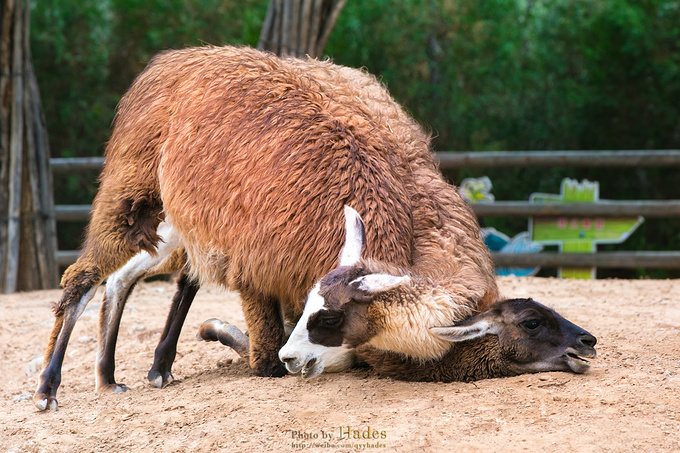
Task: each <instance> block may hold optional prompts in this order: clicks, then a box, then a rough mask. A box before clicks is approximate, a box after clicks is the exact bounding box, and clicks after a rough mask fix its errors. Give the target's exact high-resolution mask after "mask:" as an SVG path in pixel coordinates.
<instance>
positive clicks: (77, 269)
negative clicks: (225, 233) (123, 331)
mask: <svg viewBox="0 0 680 453" xmlns="http://www.w3.org/2000/svg"><path fill="white" fill-rule="evenodd" d="M97 198H99V199H103V200H107V198H106V194H105V193H104V194H103V191H102V189H101V188H100V192H99V193H98V195H97ZM97 198H96V199H95V203H94V208H93V212H92V219H91V221H90V224H89V226H88V231H87V237H86V240H85V243H84V245H83V250H82V252H81V254H80V256H79V257H78V261H76V262H75V263H74V264H73V265H71V266H70V267H69V268H68V269H66V272H64V276H63V277H62V280H61V284H62V287H63V288H64V291H63V293H62V297H61V300H60V301H59V303H58V304H57V305H56V306H55V309H54V312H55V317H56V319H55V322H54V327H53V328H52V332H51V334H50V340H49V342H48V344H47V350H46V351H45V358H44V360H43V370H42V372H41V373H40V378H39V381H38V386H37V388H36V391H35V393H34V395H33V401H34V402H35V405H36V406H37V407H38V409H40V410H46V409H51V410H57V409H58V407H59V406H58V403H57V398H56V395H57V389H58V388H59V385H60V384H61V368H62V364H63V362H64V356H65V354H66V348H67V346H68V342H69V339H70V337H71V334H72V332H73V328H74V327H75V324H76V321H77V320H78V317H79V316H80V315H81V314H82V312H83V310H84V309H85V307H86V306H87V304H88V302H89V301H90V300H91V299H92V297H93V296H94V294H95V292H96V290H97V287H98V286H99V285H100V284H101V282H102V281H103V280H104V279H105V278H106V277H107V276H108V275H110V274H111V273H113V272H114V271H116V270H117V269H119V268H120V267H121V266H123V265H124V264H125V263H126V262H127V261H128V260H129V259H130V258H132V256H134V255H135V254H136V253H137V252H139V251H140V248H139V247H138V246H137V245H136V244H133V243H131V242H130V240H129V237H131V236H130V233H131V232H132V233H134V232H135V231H137V230H139V225H140V224H142V225H145V226H148V224H149V222H156V225H157V224H158V221H157V220H155V218H153V219H151V220H145V221H144V222H140V221H139V220H140V219H143V216H144V215H149V214H144V213H142V212H137V211H132V212H131V213H130V217H129V220H128V221H127V222H126V223H123V222H121V221H120V219H121V216H123V217H125V209H122V210H121V207H120V205H118V204H116V203H107V202H106V201H103V202H100V203H98V202H97ZM112 199H115V198H112ZM153 233H154V235H155V228H154V231H153ZM137 236H145V237H147V238H148V239H149V241H147V245H148V244H150V243H151V242H150V241H153V240H155V237H153V236H149V235H148V234H147V232H146V231H143V232H141V233H139V232H138V233H137V234H136V236H133V237H137ZM151 251H152V252H153V250H151Z"/></svg>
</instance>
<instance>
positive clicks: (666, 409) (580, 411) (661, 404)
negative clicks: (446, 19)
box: [0, 278, 680, 453]
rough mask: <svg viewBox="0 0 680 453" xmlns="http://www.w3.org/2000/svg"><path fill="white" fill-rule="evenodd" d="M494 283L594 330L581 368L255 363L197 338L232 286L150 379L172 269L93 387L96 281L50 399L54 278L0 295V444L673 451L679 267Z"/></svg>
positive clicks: (135, 302)
mask: <svg viewBox="0 0 680 453" xmlns="http://www.w3.org/2000/svg"><path fill="white" fill-rule="evenodd" d="M500 284H501V288H502V290H503V292H504V293H505V294H506V295H508V296H513V297H514V296H517V297H520V296H532V297H534V298H535V299H537V300H539V301H542V302H544V303H546V304H547V305H550V306H552V307H553V308H556V309H557V310H558V311H559V312H561V313H562V315H564V316H565V317H567V318H568V319H570V320H571V321H573V322H575V323H576V324H578V325H580V326H582V327H584V328H586V329H587V330H589V331H590V332H591V333H592V334H594V335H595V336H597V337H598V345H597V349H598V354H599V357H598V359H596V360H594V361H593V363H592V365H593V366H592V368H591V370H590V371H589V372H588V373H587V374H585V375H574V374H569V373H561V372H558V373H541V374H534V375H523V376H518V377H514V378H505V379H491V380H485V381H478V382H475V383H452V384H436V383H406V382H398V381H393V380H390V379H384V378H380V377H379V376H376V375H375V374H374V373H373V372H371V371H370V370H365V369H364V370H352V371H350V372H346V373H341V374H326V375H322V376H320V377H319V378H316V379H312V380H309V381H305V380H303V379H302V378H300V377H299V376H286V377H284V378H278V379H275V378H258V377H253V376H252V375H251V374H250V372H249V369H248V367H247V365H246V364H245V363H244V362H243V361H242V360H239V359H238V356H237V355H236V354H235V353H234V352H233V351H231V350H229V349H227V348H225V347H224V346H221V345H220V344H217V343H198V342H197V341H196V340H195V334H196V331H197V328H198V326H199V325H200V324H201V323H202V322H203V321H204V320H206V319H207V318H211V317H219V318H221V319H223V320H225V321H229V322H231V323H233V324H235V325H237V326H239V327H241V328H245V325H244V319H243V314H242V313H241V310H240V307H239V299H238V296H236V295H234V294H232V293H225V292H223V291H221V290H218V289H201V291H200V292H199V294H198V297H197V299H196V301H195V302H194V306H193V307H192V309H191V311H190V313H189V316H188V318H187V322H186V324H185V327H184V331H183V332H182V336H181V338H180V344H179V352H178V357H177V360H176V362H175V365H174V367H173V374H174V376H175V378H176V379H177V380H176V381H175V382H174V383H173V384H172V385H170V386H168V387H166V388H165V389H162V390H159V389H156V388H152V387H151V386H150V385H149V384H148V383H147V380H146V374H147V371H148V369H149V368H150V366H151V363H152V360H153V351H154V348H155V346H156V342H157V341H158V338H159V336H160V333H161V328H162V327H163V323H164V319H165V315H166V312H167V309H168V307H169V303H170V299H171V296H172V294H173V292H174V285H173V284H172V283H166V282H153V283H143V284H141V285H140V287H139V288H137V289H136V290H135V292H134V294H133V295H132V297H131V299H130V302H129V304H128V307H126V312H125V314H124V316H123V322H122V325H121V331H120V336H119V339H118V351H117V352H118V354H117V367H118V368H117V370H116V378H117V380H118V382H122V383H125V384H127V385H128V386H129V387H130V388H131V390H130V391H128V392H126V393H120V394H97V393H95V392H94V377H93V362H94V356H95V348H96V328H97V315H98V308H99V305H100V300H101V295H98V296H96V298H95V300H93V301H92V302H91V303H90V306H89V307H88V308H87V310H86V311H85V312H84V313H83V315H82V317H81V319H80V320H79V322H78V325H77V327H76V330H75V332H74V334H73V337H72V339H71V344H70V346H69V349H68V351H67V356H66V359H65V361H64V368H63V373H62V385H61V388H60V390H59V394H58V399H59V404H60V409H59V411H57V412H51V411H47V412H39V411H38V410H37V409H36V408H35V406H34V405H33V401H32V399H31V395H32V393H33V391H34V389H35V387H36V384H37V378H38V373H39V370H38V368H39V367H40V364H39V362H40V361H41V357H42V353H43V350H44V347H45V345H46V343H47V338H48V335H49V332H50V329H51V327H52V323H53V318H52V314H51V311H50V308H49V304H50V302H52V301H55V300H57V299H58V298H59V295H60V291H40V292H32V293H20V294H13V295H3V296H0V371H1V372H2V379H1V380H0V451H2V452H100V451H102V452H118V451H128V452H132V451H156V452H184V451H186V452H207V451H213V452H214V451H233V452H256V451H321V452H323V451H337V452H342V451H357V450H367V451H418V450H422V451H432V452H439V451H441V452H447V453H449V452H452V451H455V452H466V451H480V452H489V451H503V452H513V451H531V452H533V451H542V452H563V451H579V452H581V451H592V452H598V451H601V452H609V451H611V452H627V451H649V452H657V451H680V281H677V280H665V281H664V280H662V281H659V280H636V281H626V280H593V281H567V280H558V279H540V278H523V279H518V278H502V279H501V280H500ZM100 294H101V290H100ZM348 430H349V432H350V433H351V435H350V439H349V440H348V439H347V435H346V433H347V432H348ZM355 431H359V435H360V436H369V437H370V439H364V438H360V439H354V438H352V436H353V434H354V432H355ZM341 433H342V434H343V436H342V437H343V439H339V437H340V435H341ZM373 436H376V437H377V438H374V437H373Z"/></svg>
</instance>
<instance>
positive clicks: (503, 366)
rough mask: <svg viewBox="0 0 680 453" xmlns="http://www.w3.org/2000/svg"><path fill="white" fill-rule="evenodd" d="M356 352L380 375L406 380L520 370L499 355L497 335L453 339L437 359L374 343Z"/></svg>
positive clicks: (473, 377)
mask: <svg viewBox="0 0 680 453" xmlns="http://www.w3.org/2000/svg"><path fill="white" fill-rule="evenodd" d="M357 355H358V357H359V358H360V359H362V360H364V361H365V362H366V363H368V364H369V365H371V366H372V367H373V368H374V369H375V370H376V371H377V372H378V373H379V374H380V375H382V376H386V377H391V378H394V379H401V380H406V381H425V382H457V381H462V382H470V381H476V380H480V379H491V378H497V377H506V376H514V375H516V374H517V373H515V372H513V371H512V370H511V369H510V368H509V366H508V364H507V362H506V361H505V360H503V359H502V358H501V357H500V349H499V346H498V337H495V336H487V337H485V338H482V339H479V340H470V341H466V342H461V343H454V344H453V345H452V347H451V349H450V350H449V351H448V352H447V353H446V354H445V355H444V356H443V357H442V358H441V359H436V360H428V361H419V360H417V359H413V358H410V357H406V356H404V355H402V354H398V353H395V352H392V351H385V350H379V349H375V348H372V347H361V348H358V349H357Z"/></svg>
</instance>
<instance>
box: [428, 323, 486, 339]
mask: <svg viewBox="0 0 680 453" xmlns="http://www.w3.org/2000/svg"><path fill="white" fill-rule="evenodd" d="M430 332H432V333H433V334H434V335H436V336H438V337H439V338H441V339H442V340H448V341H450V342H452V343H457V342H459V341H467V340H474V339H475V338H482V337H484V336H486V335H498V334H499V332H500V331H499V329H498V326H497V325H496V324H494V323H491V322H489V321H488V320H486V319H480V320H479V321H477V322H475V323H472V324H469V325H465V326H451V327H430Z"/></svg>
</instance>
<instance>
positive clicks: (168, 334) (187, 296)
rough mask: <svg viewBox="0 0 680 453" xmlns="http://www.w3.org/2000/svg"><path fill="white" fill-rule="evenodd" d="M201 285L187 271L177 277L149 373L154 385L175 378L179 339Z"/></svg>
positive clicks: (166, 382) (159, 386) (161, 386)
mask: <svg viewBox="0 0 680 453" xmlns="http://www.w3.org/2000/svg"><path fill="white" fill-rule="evenodd" d="M199 287H200V285H199V283H198V282H197V281H196V280H194V279H192V278H191V277H189V275H187V273H186V272H182V274H181V275H180V276H179V278H178V279H177V291H176V292H175V296H174V297H173V300H172V306H171V307H170V313H168V318H167V321H166V323H165V328H164V329H163V334H162V335H161V339H160V342H159V343H158V347H156V352H155V354H154V361H153V365H152V366H151V369H150V370H149V374H148V375H147V378H148V379H149V382H150V383H151V385H153V386H154V387H157V388H163V387H165V386H166V385H168V384H170V383H171V382H172V381H173V380H174V377H173V376H172V372H171V369H172V363H173V362H174V361H175V356H176V354H177V341H178V340H179V334H180V332H181V330H182V326H183V325H184V320H185V319H186V316H187V313H188V312H189V308H190V307H191V303H192V302H193V301H194V297H195V296H196V293H197V292H198V289H199Z"/></svg>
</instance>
